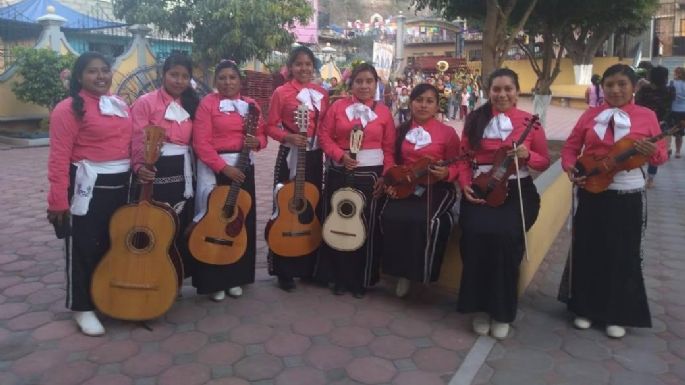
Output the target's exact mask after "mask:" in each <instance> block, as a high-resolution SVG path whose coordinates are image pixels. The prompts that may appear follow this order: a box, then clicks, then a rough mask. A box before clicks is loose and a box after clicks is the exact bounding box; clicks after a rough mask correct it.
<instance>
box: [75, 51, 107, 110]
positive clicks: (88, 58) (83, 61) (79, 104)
mask: <svg viewBox="0 0 685 385" xmlns="http://www.w3.org/2000/svg"><path fill="white" fill-rule="evenodd" d="M95 59H100V60H102V61H103V62H104V63H105V64H107V66H111V64H110V62H109V60H107V58H106V57H105V56H104V55H103V54H101V53H100V52H92V51H89V52H84V53H83V54H81V56H79V57H78V59H76V62H74V68H73V69H72V70H71V78H70V79H69V96H71V109H72V110H74V113H76V116H77V117H78V118H79V119H81V118H83V115H84V114H85V113H86V111H85V110H84V109H83V98H82V97H81V95H79V92H81V88H82V85H81V81H80V79H81V77H82V76H83V71H85V70H86V67H87V66H88V64H90V62H92V61H93V60H95Z"/></svg>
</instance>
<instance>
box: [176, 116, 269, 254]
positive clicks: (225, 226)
mask: <svg viewBox="0 0 685 385" xmlns="http://www.w3.org/2000/svg"><path fill="white" fill-rule="evenodd" d="M258 121H259V112H258V110H257V107H256V106H255V105H254V103H250V106H249V109H248V114H247V116H246V117H245V120H244V122H243V131H244V132H245V135H254V133H255V127H257V122H258ZM249 164H250V149H249V148H248V147H247V146H243V149H242V151H241V152H240V155H239V157H238V161H237V162H236V167H237V168H238V169H240V171H241V172H243V173H245V172H246V170H247V168H248V166H249ZM240 186H241V183H240V182H238V181H236V180H234V181H232V182H231V185H230V186H216V187H215V188H214V189H213V190H212V192H211V193H210V194H209V197H208V198H207V199H208V203H207V212H206V213H205V215H204V216H203V217H202V219H200V220H199V221H198V223H197V224H195V226H194V227H193V229H192V231H191V233H190V238H189V240H188V248H189V249H190V253H191V254H192V256H193V258H195V259H197V260H198V261H200V262H204V263H208V264H211V265H228V264H231V263H235V262H237V261H238V260H240V258H242V257H243V255H244V254H245V250H247V244H248V239H247V228H246V227H245V218H246V217H247V214H248V213H249V212H250V210H251V209H252V198H251V197H250V194H249V193H248V192H247V191H245V190H243V189H242V188H240Z"/></svg>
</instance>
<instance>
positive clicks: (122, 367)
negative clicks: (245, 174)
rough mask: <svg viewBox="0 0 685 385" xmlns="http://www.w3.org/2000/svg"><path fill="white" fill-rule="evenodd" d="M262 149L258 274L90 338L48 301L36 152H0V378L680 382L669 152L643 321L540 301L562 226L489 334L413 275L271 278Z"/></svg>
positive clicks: (52, 244)
mask: <svg viewBox="0 0 685 385" xmlns="http://www.w3.org/2000/svg"><path fill="white" fill-rule="evenodd" d="M521 106H523V108H529V106H530V102H529V101H526V100H524V101H522V102H521ZM580 113H581V111H578V110H573V109H565V108H557V107H551V109H550V112H549V114H548V124H547V126H548V127H547V129H548V132H549V133H550V135H548V136H550V137H553V138H554V139H561V138H563V137H564V135H565V134H567V133H568V130H569V129H570V127H571V126H572V125H573V123H574V122H575V120H576V119H577V117H578V116H579V114H580ZM457 125H458V124H457ZM551 128H553V129H551ZM276 150H277V146H276V145H275V143H273V142H272V143H270V146H269V148H268V149H267V150H266V151H263V152H262V153H260V154H259V155H258V156H257V159H256V162H257V166H258V171H257V186H258V188H257V202H256V204H257V207H258V215H257V217H258V225H257V226H258V232H259V237H258V238H259V240H258V262H257V264H258V271H257V282H256V283H255V284H253V285H251V286H249V287H246V288H245V294H244V296H243V297H242V298H240V299H231V298H227V299H226V300H225V301H224V302H221V303H215V302H212V301H210V300H209V299H208V298H206V297H200V296H197V295H195V292H194V289H193V288H192V287H191V286H190V284H189V283H188V282H186V285H185V286H184V288H183V297H182V298H180V299H179V300H178V302H177V303H176V304H175V305H174V307H173V308H172V309H171V311H170V312H169V313H168V314H166V315H165V317H164V318H163V319H160V320H156V321H154V322H150V323H149V324H148V325H149V327H150V328H151V329H152V330H151V331H150V330H147V329H145V328H144V327H143V326H142V325H140V324H137V323H127V322H119V321H114V320H110V319H104V325H105V327H106V328H107V334H106V336H104V337H98V338H94V337H85V336H82V335H81V334H80V333H79V332H78V331H77V329H76V326H75V324H74V322H73V321H72V320H71V315H70V313H69V312H68V311H67V310H66V309H65V308H64V297H65V293H64V260H63V259H64V258H63V252H62V247H63V245H62V242H61V241H59V240H57V239H55V238H54V235H53V233H52V227H51V226H50V225H49V224H48V223H47V221H46V220H45V208H46V202H45V196H46V189H47V179H46V167H45V164H46V162H47V154H48V149H47V148H31V149H4V150H0V164H2V167H3V171H2V173H1V174H0V183H1V184H2V186H3V189H2V191H1V192H0V196H1V197H2V198H1V199H0V212H1V213H3V214H4V215H3V220H2V221H1V222H0V384H2V385H24V384H50V385H59V384H89V385H90V384H92V385H108V384H122V385H123V384H135V385H153V384H159V385H170V384H179V385H194V384H212V385H219V384H223V385H228V384H261V385H266V384H276V385H287V384H293V385H314V384H340V385H342V384H390V383H392V384H411V385H432V384H448V383H449V384H452V385H457V384H459V385H464V384H469V383H473V384H497V385H514V384H521V385H536V384H567V385H570V384H577V385H595V384H622V385H623V384H625V385H627V384H636V385H650V384H672V385H676V384H683V383H685V255H684V254H685V253H683V251H684V250H685V159H674V160H673V161H671V162H670V163H668V164H667V165H665V166H663V167H661V168H660V169H659V174H658V177H657V180H656V187H655V188H654V189H652V190H650V191H649V196H648V199H649V225H648V229H647V241H646V244H645V246H646V248H645V251H646V253H645V275H646V284H647V287H648V295H649V298H650V305H651V310H652V316H653V323H654V327H653V328H652V329H649V330H636V329H632V330H629V331H628V335H627V336H626V337H625V338H623V339H622V340H610V339H608V338H607V337H606V336H605V335H604V332H603V330H601V329H591V330H587V331H578V330H575V329H573V328H572V327H571V326H570V315H569V314H567V313H566V312H565V309H564V306H563V305H562V304H561V303H559V302H557V301H556V299H555V298H556V290H557V287H558V282H559V279H560V275H561V271H562V267H563V263H564V260H565V256H566V252H567V251H568V242H569V240H568V234H567V232H562V234H560V236H559V237H558V238H557V241H556V242H555V244H554V246H553V248H552V250H551V251H550V253H549V254H548V256H547V258H546V260H545V262H543V264H542V266H541V269H540V270H539V271H538V273H537V275H536V277H535V279H534V281H533V283H532V284H531V286H530V287H529V288H528V290H527V292H526V293H525V294H524V296H523V297H522V299H521V306H520V311H519V317H518V320H517V321H516V323H514V325H513V329H512V335H511V336H510V338H509V339H507V340H505V341H503V342H497V343H494V346H492V344H493V341H492V340H491V339H490V338H489V337H480V338H478V339H477V338H476V337H475V336H474V335H473V334H472V332H471V330H470V318H469V317H466V316H463V315H460V314H458V313H457V312H456V311H455V308H456V296H455V295H454V294H453V293H444V292H440V291H438V290H429V289H427V288H422V287H415V288H414V290H413V291H412V293H411V295H410V296H409V298H407V299H405V300H399V299H397V298H395V297H394V296H393V294H392V293H393V290H392V289H393V285H392V282H383V283H382V284H381V285H379V286H378V287H377V288H376V289H374V290H371V291H370V292H369V293H368V294H367V296H366V297H365V298H364V299H362V300H357V299H354V298H353V297H352V296H350V295H346V296H333V295H332V294H330V292H329V290H327V289H326V288H323V287H319V286H316V285H307V284H300V285H299V286H298V289H297V291H296V292H294V293H291V294H287V293H285V292H283V291H281V290H279V289H278V288H277V287H276V286H275V283H274V281H273V280H272V279H271V278H270V277H269V276H268V275H267V273H266V257H265V255H266V244H265V243H264V241H263V237H262V235H261V234H262V230H263V228H264V223H265V221H266V219H267V218H268V216H269V214H270V211H271V199H272V198H271V193H270V187H271V183H272V174H271V173H272V167H273V162H274V157H275V153H276ZM491 346H492V349H490V347H491ZM483 361H484V362H483ZM473 374H475V378H473V381H471V379H472V377H473V376H472V375H473Z"/></svg>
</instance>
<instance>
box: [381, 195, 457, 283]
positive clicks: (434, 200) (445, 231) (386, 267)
mask: <svg viewBox="0 0 685 385" xmlns="http://www.w3.org/2000/svg"><path fill="white" fill-rule="evenodd" d="M456 201H457V193H456V189H455V188H454V184H452V183H444V182H443V183H436V184H434V185H432V186H429V189H426V190H424V191H423V193H422V195H421V196H420V197H419V196H417V195H411V196H410V197H408V198H406V199H388V200H387V201H386V203H385V205H384V206H383V208H382V210H381V233H382V235H383V239H382V244H383V253H382V257H381V261H382V268H381V270H382V271H383V273H384V274H389V275H393V276H396V277H402V278H407V279H409V280H412V281H416V282H424V283H428V282H434V281H437V280H438V278H439V277H440V267H441V266H442V260H443V256H444V254H445V248H446V247H447V240H448V238H449V236H450V232H451V231H452V226H453V219H452V213H451V209H452V206H454V204H455V202H456ZM427 202H430V204H427Z"/></svg>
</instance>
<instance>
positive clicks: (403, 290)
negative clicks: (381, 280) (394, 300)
mask: <svg viewBox="0 0 685 385" xmlns="http://www.w3.org/2000/svg"><path fill="white" fill-rule="evenodd" d="M410 287H411V281H410V280H408V279H406V278H400V279H398V280H397V287H395V295H397V296H398V297H399V298H402V297H404V296H406V295H407V294H409V288H410Z"/></svg>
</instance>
